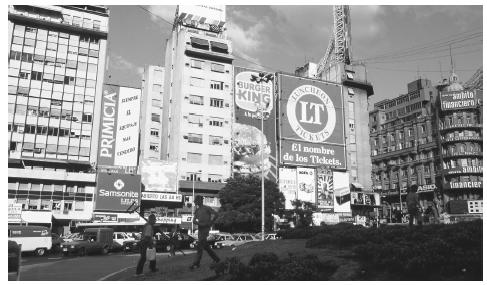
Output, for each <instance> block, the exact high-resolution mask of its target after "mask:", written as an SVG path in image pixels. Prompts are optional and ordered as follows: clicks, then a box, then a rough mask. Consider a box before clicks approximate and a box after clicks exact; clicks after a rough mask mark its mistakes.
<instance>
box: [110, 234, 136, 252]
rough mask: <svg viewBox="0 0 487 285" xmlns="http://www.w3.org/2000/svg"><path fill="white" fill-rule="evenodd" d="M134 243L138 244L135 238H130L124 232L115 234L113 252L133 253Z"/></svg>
mask: <svg viewBox="0 0 487 285" xmlns="http://www.w3.org/2000/svg"><path fill="white" fill-rule="evenodd" d="M134 243H137V242H136V240H135V238H133V237H132V236H131V235H130V236H129V235H128V234H127V233H124V232H114V233H113V250H122V251H132V250H133V247H134Z"/></svg>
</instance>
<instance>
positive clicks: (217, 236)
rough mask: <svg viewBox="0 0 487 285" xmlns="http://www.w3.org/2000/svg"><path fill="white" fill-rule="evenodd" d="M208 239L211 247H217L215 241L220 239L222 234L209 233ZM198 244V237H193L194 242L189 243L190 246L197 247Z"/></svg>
mask: <svg viewBox="0 0 487 285" xmlns="http://www.w3.org/2000/svg"><path fill="white" fill-rule="evenodd" d="M206 240H207V242H208V245H209V246H210V247H211V248H215V243H216V242H217V241H219V240H220V234H209V235H208V238H207V239H206ZM197 244H198V238H193V242H191V243H190V244H189V247H190V248H196V245H197Z"/></svg>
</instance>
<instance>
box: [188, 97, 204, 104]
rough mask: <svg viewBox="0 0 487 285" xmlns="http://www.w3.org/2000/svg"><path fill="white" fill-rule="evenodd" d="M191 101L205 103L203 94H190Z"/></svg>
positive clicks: (192, 102) (191, 102)
mask: <svg viewBox="0 0 487 285" xmlns="http://www.w3.org/2000/svg"><path fill="white" fill-rule="evenodd" d="M189 103H190V104H194V105H203V96H198V95H189Z"/></svg>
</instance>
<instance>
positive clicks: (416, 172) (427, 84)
mask: <svg viewBox="0 0 487 285" xmlns="http://www.w3.org/2000/svg"><path fill="white" fill-rule="evenodd" d="M447 90H448V91H447ZM452 90H456V91H461V90H463V87H461V85H460V84H459V83H458V82H457V78H456V75H454V74H452V76H451V77H450V80H447V81H446V83H445V84H440V85H437V86H433V84H432V83H431V81H430V80H428V79H418V80H415V81H413V82H410V83H409V84H408V93H407V94H404V95H400V96H399V97H397V98H394V99H387V100H383V101H381V102H378V103H376V104H375V105H374V110H373V111H371V112H370V115H369V126H370V145H371V156H372V181H373V187H374V188H375V189H376V190H377V191H378V192H380V193H381V194H382V197H383V204H384V205H385V206H386V207H384V211H383V213H382V215H383V216H384V217H385V218H389V219H391V220H392V219H393V213H394V212H395V211H402V212H403V213H404V212H405V210H406V209H407V206H406V202H405V197H406V194H407V189H408V187H409V186H411V185H418V186H419V190H418V193H419V198H420V203H421V206H422V207H423V208H424V209H427V208H428V207H433V206H434V205H433V201H434V200H435V199H437V200H438V203H437V206H438V208H439V210H440V212H445V211H446V212H449V209H448V208H449V207H448V206H449V201H450V200H464V201H465V203H464V204H465V205H467V200H481V199H482V198H481V197H482V194H481V191H480V192H479V191H476V189H479V187H481V186H480V185H481V181H482V177H481V175H479V173H480V172H481V169H482V147H481V141H482V125H481V117H482V115H481V109H480V108H479V106H478V104H476V105H475V107H472V108H466V109H465V110H460V111H458V110H447V111H445V110H442V109H441V100H440V96H441V92H445V91H447V92H449V91H452ZM462 167H463V168H465V171H466V172H463V168H462ZM457 170H458V171H457ZM460 177H461V178H460ZM460 181H462V182H465V181H472V182H475V183H470V184H472V185H475V186H476V187H473V186H472V187H463V186H462V185H470V184H469V183H464V184H462V183H460V184H459V183H456V182H460ZM450 185H456V186H458V187H453V188H451V186H450ZM465 188H472V189H470V190H466V189H465ZM459 190H460V191H459ZM465 208H466V206H465ZM394 219H395V218H394ZM397 222H399V221H397Z"/></svg>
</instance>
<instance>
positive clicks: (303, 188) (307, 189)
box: [296, 167, 316, 203]
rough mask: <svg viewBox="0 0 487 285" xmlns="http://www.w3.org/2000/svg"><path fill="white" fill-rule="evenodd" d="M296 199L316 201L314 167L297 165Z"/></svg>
mask: <svg viewBox="0 0 487 285" xmlns="http://www.w3.org/2000/svg"><path fill="white" fill-rule="evenodd" d="M296 170H297V173H298V175H297V180H298V200H301V201H304V202H311V203H316V176H315V169H312V168H303V167H298V168H297V169H296Z"/></svg>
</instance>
